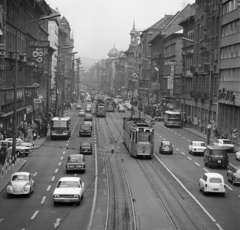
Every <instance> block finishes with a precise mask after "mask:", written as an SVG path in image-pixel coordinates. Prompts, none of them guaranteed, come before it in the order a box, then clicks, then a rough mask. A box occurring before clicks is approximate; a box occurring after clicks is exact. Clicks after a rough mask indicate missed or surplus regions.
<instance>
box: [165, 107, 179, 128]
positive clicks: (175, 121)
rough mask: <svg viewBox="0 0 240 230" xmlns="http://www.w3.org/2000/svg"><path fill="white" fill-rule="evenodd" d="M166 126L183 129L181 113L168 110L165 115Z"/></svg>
mask: <svg viewBox="0 0 240 230" xmlns="http://www.w3.org/2000/svg"><path fill="white" fill-rule="evenodd" d="M164 125H165V126H176V127H181V112H180V111H178V110H167V111H165V113H164Z"/></svg>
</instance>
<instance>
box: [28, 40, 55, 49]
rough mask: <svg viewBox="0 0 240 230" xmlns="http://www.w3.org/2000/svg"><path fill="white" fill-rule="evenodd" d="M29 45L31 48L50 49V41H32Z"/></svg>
mask: <svg viewBox="0 0 240 230" xmlns="http://www.w3.org/2000/svg"><path fill="white" fill-rule="evenodd" d="M28 45H29V47H30V48H49V45H50V41H39V40H31V41H29V43H28Z"/></svg>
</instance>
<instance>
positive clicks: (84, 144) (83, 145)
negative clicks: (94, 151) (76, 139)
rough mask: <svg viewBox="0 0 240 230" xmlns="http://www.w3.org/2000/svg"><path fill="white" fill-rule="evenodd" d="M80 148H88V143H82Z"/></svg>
mask: <svg viewBox="0 0 240 230" xmlns="http://www.w3.org/2000/svg"><path fill="white" fill-rule="evenodd" d="M81 146H82V147H90V143H87V142H84V143H82V145H81Z"/></svg>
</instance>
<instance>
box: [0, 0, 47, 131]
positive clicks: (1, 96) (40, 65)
mask: <svg viewBox="0 0 240 230" xmlns="http://www.w3.org/2000/svg"><path fill="white" fill-rule="evenodd" d="M0 5H1V8H2V9H1V16H2V17H1V19H2V20H1V31H0V47H1V48H0V49H1V51H0V54H1V56H0V124H2V125H1V127H2V126H3V128H4V129H9V130H11V126H12V123H13V110H14V109H13V108H14V94H15V93H14V88H15V87H14V85H13V84H16V88H17V92H16V97H17V98H16V114H15V115H16V124H17V126H19V124H20V123H21V122H23V121H25V122H28V123H31V121H32V120H33V118H34V117H36V116H38V115H41V114H44V112H45V111H44V109H45V108H44V107H45V102H44V100H46V97H47V96H46V95H47V92H46V91H47V87H46V85H47V81H46V79H47V78H46V73H47V72H46V70H47V64H48V62H47V60H46V59H45V58H44V57H45V56H44V54H45V50H44V49H42V50H34V48H31V47H30V44H34V43H31V42H30V41H36V40H41V41H47V40H48V32H47V31H48V24H47V23H48V22H47V21H44V22H38V21H34V22H31V21H33V20H35V19H36V18H40V16H46V15H50V14H51V13H52V11H51V9H50V7H49V6H48V5H47V4H46V2H45V1H36V0H35V1H32V0H26V1H15V0H1V1H0ZM16 30H17V32H16ZM16 35H17V37H16ZM16 41H18V50H16ZM16 54H17V55H16ZM36 56H38V58H36ZM15 61H17V66H15ZM16 67H17V68H16ZM15 74H17V81H13V80H14V76H16V75H15ZM35 99H39V100H38V103H35V102H37V100H35ZM11 135H12V133H11Z"/></svg>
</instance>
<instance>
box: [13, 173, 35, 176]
mask: <svg viewBox="0 0 240 230" xmlns="http://www.w3.org/2000/svg"><path fill="white" fill-rule="evenodd" d="M30 174H31V173H29V172H16V173H13V174H12V176H15V175H26V176H28V175H30Z"/></svg>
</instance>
